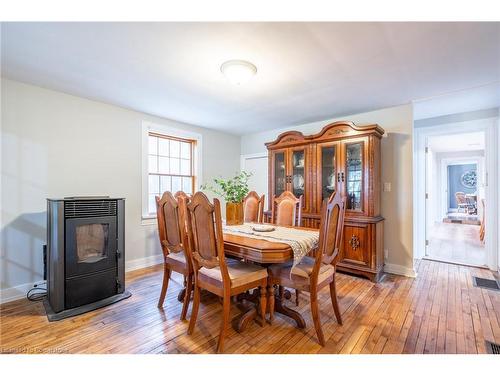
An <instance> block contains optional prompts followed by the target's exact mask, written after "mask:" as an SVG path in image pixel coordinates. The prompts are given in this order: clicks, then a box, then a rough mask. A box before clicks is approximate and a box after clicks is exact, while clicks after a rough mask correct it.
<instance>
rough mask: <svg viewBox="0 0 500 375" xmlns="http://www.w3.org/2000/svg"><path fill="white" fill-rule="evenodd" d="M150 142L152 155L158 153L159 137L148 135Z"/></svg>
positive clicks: (149, 148) (149, 147)
mask: <svg viewBox="0 0 500 375" xmlns="http://www.w3.org/2000/svg"><path fill="white" fill-rule="evenodd" d="M148 142H149V145H148V153H149V154H150V155H156V154H158V137H153V136H152V135H150V136H149V137H148Z"/></svg>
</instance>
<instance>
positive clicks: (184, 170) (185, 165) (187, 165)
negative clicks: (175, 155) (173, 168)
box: [181, 159, 191, 175]
mask: <svg viewBox="0 0 500 375" xmlns="http://www.w3.org/2000/svg"><path fill="white" fill-rule="evenodd" d="M181 174H183V175H190V174H191V162H190V161H189V160H185V159H181Z"/></svg>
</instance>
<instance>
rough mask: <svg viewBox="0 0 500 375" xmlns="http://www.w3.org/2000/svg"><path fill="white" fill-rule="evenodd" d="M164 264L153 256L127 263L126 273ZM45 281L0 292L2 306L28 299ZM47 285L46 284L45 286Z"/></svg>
mask: <svg viewBox="0 0 500 375" xmlns="http://www.w3.org/2000/svg"><path fill="white" fill-rule="evenodd" d="M160 263H163V254H158V255H152V256H149V257H145V258H139V259H133V260H129V261H126V262H125V272H129V271H134V270H138V269H140V268H146V267H149V266H154V265H155V264H160ZM43 283H44V281H43V280H42V281H35V282H32V283H27V284H22V285H16V286H13V287H12V288H7V289H2V290H0V304H1V303H7V302H11V301H15V300H18V299H22V298H26V293H28V291H29V290H30V289H31V288H33V285H34V284H43ZM44 285H45V284H44Z"/></svg>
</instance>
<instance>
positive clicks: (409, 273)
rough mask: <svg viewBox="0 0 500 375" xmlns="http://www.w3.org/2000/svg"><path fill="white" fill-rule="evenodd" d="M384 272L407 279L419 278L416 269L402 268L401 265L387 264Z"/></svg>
mask: <svg viewBox="0 0 500 375" xmlns="http://www.w3.org/2000/svg"><path fill="white" fill-rule="evenodd" d="M384 272H387V273H392V274H395V275H401V276H406V277H413V278H416V277H417V272H416V271H415V269H414V268H409V267H404V266H400V265H399V264H391V263H386V264H385V265H384Z"/></svg>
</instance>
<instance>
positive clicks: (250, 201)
mask: <svg viewBox="0 0 500 375" xmlns="http://www.w3.org/2000/svg"><path fill="white" fill-rule="evenodd" d="M264 201H265V195H264V194H262V195H261V196H260V197H259V194H257V193H256V192H255V191H251V192H249V193H248V194H247V196H246V197H245V199H243V220H244V222H245V223H262V222H263V221H264Z"/></svg>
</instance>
